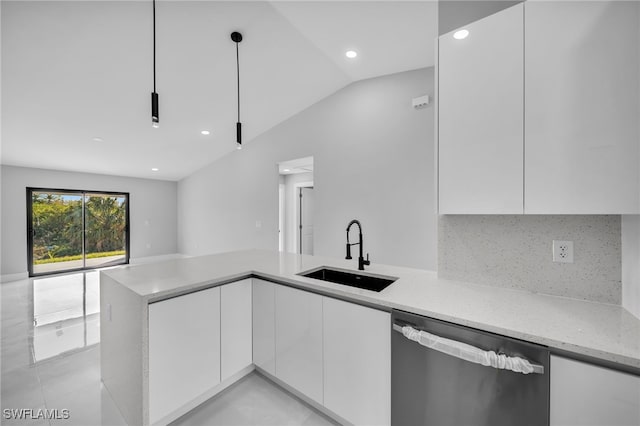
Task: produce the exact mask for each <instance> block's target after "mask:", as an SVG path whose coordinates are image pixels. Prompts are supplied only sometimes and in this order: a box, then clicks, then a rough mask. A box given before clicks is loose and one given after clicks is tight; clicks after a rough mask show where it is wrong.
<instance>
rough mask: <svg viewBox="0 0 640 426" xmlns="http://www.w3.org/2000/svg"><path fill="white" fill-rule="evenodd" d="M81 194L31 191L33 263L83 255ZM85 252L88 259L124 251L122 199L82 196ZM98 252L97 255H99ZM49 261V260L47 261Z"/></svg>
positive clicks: (124, 218) (123, 205)
mask: <svg viewBox="0 0 640 426" xmlns="http://www.w3.org/2000/svg"><path fill="white" fill-rule="evenodd" d="M82 198H83V197H82V196H80V195H75V196H70V195H60V194H51V193H38V192H34V193H33V196H32V219H33V229H34V237H33V260H34V263H36V264H39V263H48V262H51V261H55V260H57V261H62V260H63V258H69V259H66V260H75V259H73V258H75V257H76V256H77V259H81V258H82V240H83V237H84V233H83V229H82ZM85 200H86V202H85V228H86V231H85V232H86V239H85V245H86V247H85V251H86V253H87V254H88V255H87V257H88V258H92V257H102V256H104V255H105V253H113V254H112V255H117V254H124V250H125V247H126V241H125V236H126V234H125V229H126V208H125V204H124V198H122V197H116V196H112V197H109V196H91V195H88V196H86V197H85ZM98 254H100V256H99V255H98ZM47 260H48V262H47Z"/></svg>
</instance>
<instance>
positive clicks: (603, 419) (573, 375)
mask: <svg viewBox="0 0 640 426" xmlns="http://www.w3.org/2000/svg"><path fill="white" fill-rule="evenodd" d="M550 380H551V390H550V399H551V403H550V404H551V405H550V407H549V408H550V424H551V426H569V425H576V426H577V425H580V426H590V425H593V426H596V425H598V426H601V425H607V426H623V425H624V426H630V425H639V424H640V377H638V376H633V375H631V374H626V373H622V372H619V371H614V370H610V369H608V368H603V367H598V366H594V365H590V364H586V363H583V362H580V361H574V360H570V359H566V358H562V357H558V356H554V355H552V356H551V378H550Z"/></svg>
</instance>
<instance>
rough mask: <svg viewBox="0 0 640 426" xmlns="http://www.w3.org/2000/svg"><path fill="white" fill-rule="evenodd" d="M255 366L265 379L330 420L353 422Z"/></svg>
mask: <svg viewBox="0 0 640 426" xmlns="http://www.w3.org/2000/svg"><path fill="white" fill-rule="evenodd" d="M255 368H256V372H257V373H259V374H260V375H261V376H263V377H264V378H266V379H267V380H269V381H271V382H273V383H275V384H276V385H278V386H279V387H281V388H282V389H284V390H285V391H287V392H288V393H290V394H291V395H293V396H294V397H296V398H298V399H299V400H301V401H302V402H304V403H305V404H307V405H310V406H311V407H313V408H314V409H315V410H317V411H319V412H321V413H322V414H324V415H325V416H327V417H329V418H330V419H332V420H334V421H336V422H338V423H340V424H341V425H344V426H353V423H351V422H349V421H348V420H346V419H344V418H343V417H341V416H339V415H337V414H336V413H334V412H333V411H331V410H329V409H328V408H326V407H325V406H324V405H322V404H320V403H319V402H317V401H315V400H313V399H311V398H309V397H308V396H306V395H305V394H303V393H302V392H300V391H298V390H297V389H295V388H294V387H292V386H291V385H288V384H287V383H285V382H283V381H282V380H280V379H278V378H277V377H275V376H274V375H272V374H271V373H268V372H266V371H265V370H263V369H262V368H260V367H258V366H257V365H256V366H255Z"/></svg>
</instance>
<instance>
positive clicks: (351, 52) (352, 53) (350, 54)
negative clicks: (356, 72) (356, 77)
mask: <svg viewBox="0 0 640 426" xmlns="http://www.w3.org/2000/svg"><path fill="white" fill-rule="evenodd" d="M345 56H346V57H347V58H349V59H353V58H355V57H356V56H358V52H356V51H355V50H347V52H346V53H345Z"/></svg>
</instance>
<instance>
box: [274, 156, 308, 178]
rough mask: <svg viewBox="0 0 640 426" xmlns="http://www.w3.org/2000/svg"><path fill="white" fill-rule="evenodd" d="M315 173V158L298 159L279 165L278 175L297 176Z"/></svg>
mask: <svg viewBox="0 0 640 426" xmlns="http://www.w3.org/2000/svg"><path fill="white" fill-rule="evenodd" d="M309 172H313V157H304V158H296V159H295V160H288V161H283V162H281V163H278V173H279V174H281V175H295V174H299V173H309Z"/></svg>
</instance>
